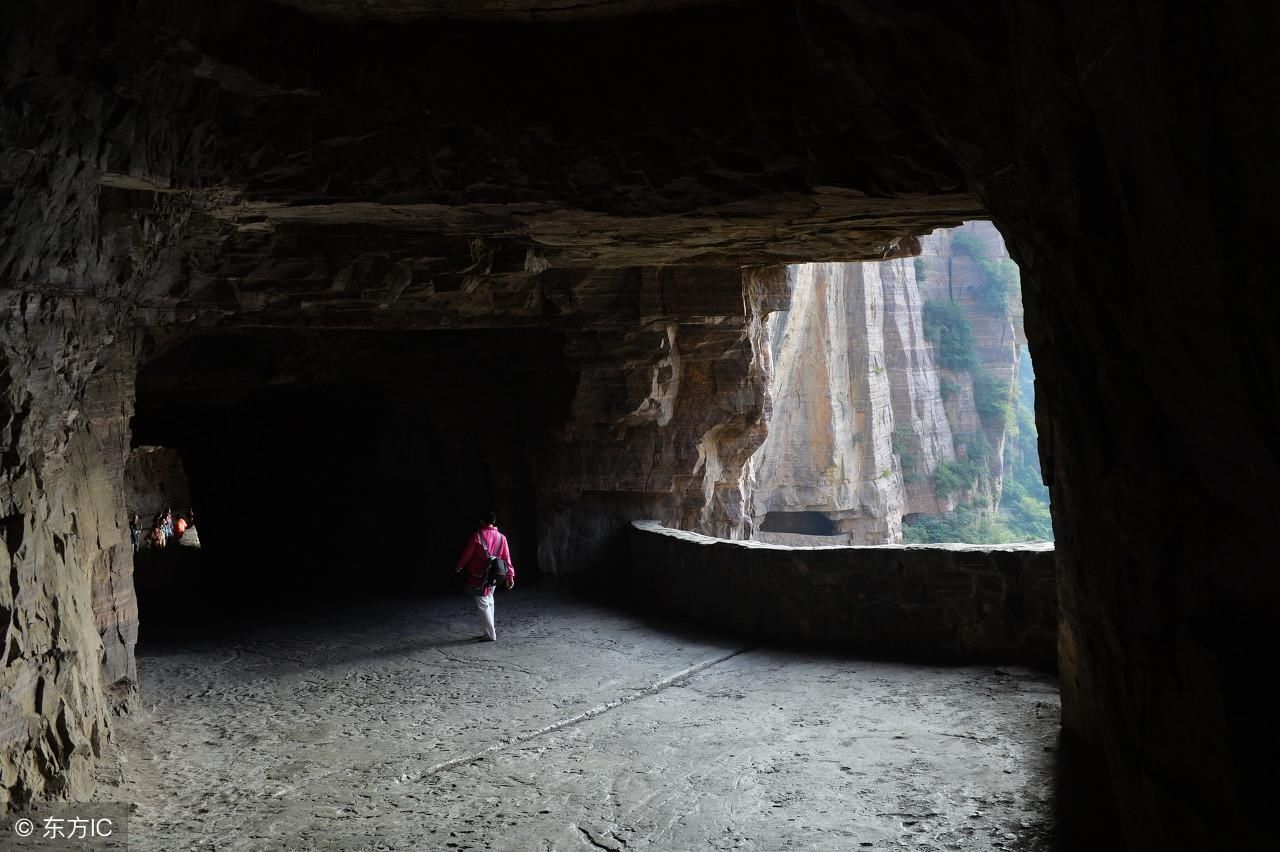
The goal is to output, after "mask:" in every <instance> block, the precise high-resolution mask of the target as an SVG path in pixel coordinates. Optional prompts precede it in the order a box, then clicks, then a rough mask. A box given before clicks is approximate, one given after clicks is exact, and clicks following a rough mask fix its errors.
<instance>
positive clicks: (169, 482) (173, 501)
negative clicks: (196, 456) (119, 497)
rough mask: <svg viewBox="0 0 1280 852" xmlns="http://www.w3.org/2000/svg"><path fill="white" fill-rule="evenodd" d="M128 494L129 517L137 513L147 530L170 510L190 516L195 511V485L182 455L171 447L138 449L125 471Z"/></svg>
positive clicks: (127, 511)
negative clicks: (193, 502)
mask: <svg viewBox="0 0 1280 852" xmlns="http://www.w3.org/2000/svg"><path fill="white" fill-rule="evenodd" d="M124 494H125V499H124V506H125V514H126V516H128V515H132V514H133V513H135V512H136V513H137V514H138V516H139V518H140V520H141V522H142V524H143V526H144V528H150V524H151V521H152V519H153V518H154V517H155V514H156V513H157V512H162V511H164V509H165V508H166V507H168V508H171V509H173V511H174V512H175V513H181V512H186V511H187V510H188V509H189V508H191V483H190V482H189V481H188V480H187V471H186V468H184V467H183V465H182V454H181V453H179V452H178V451H177V450H175V449H173V448H171V447H155V446H141V447H134V448H133V449H132V450H130V451H129V458H128V460H127V461H126V463H125V467H124Z"/></svg>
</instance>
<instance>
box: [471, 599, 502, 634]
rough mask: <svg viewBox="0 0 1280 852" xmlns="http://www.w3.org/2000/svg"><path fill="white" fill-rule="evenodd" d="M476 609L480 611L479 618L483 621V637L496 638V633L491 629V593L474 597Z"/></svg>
mask: <svg viewBox="0 0 1280 852" xmlns="http://www.w3.org/2000/svg"><path fill="white" fill-rule="evenodd" d="M475 601H476V609H478V610H480V618H481V620H482V621H484V635H485V636H488V637H489V638H490V639H497V638H498V631H496V630H494V629H493V592H490V593H489V594H487V595H476V596H475Z"/></svg>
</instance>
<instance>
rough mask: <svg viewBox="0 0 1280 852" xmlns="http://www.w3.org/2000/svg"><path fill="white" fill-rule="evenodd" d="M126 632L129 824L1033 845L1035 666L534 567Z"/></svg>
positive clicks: (134, 834) (1039, 768) (1043, 782)
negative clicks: (737, 614) (456, 585)
mask: <svg viewBox="0 0 1280 852" xmlns="http://www.w3.org/2000/svg"><path fill="white" fill-rule="evenodd" d="M497 613H498V630H499V641H498V642H496V643H490V642H478V641H475V640H473V639H472V638H471V637H473V636H476V635H478V633H479V629H478V622H477V621H476V619H475V617H474V615H473V611H472V610H471V609H470V603H469V601H467V600H466V599H461V598H452V599H430V600H416V601H404V602H398V603H383V604H359V605H352V606H348V607H345V608H343V609H338V608H327V609H317V610H316V611H313V612H312V613H310V614H309V615H308V616H307V617H306V618H302V619H299V618H286V617H279V618H276V619H274V621H275V623H274V624H273V625H272V626H258V627H246V626H243V625H241V626H225V627H221V628H219V629H218V630H216V631H213V632H210V631H207V630H206V631H204V632H201V631H192V632H191V633H190V634H189V635H187V636H186V637H184V638H181V639H179V638H176V637H172V636H171V637H168V638H164V639H158V638H156V637H148V635H147V629H146V621H145V613H144V622H143V642H142V644H140V645H139V648H138V651H139V661H138V662H139V670H140V674H141V679H142V701H141V705H142V706H141V709H140V711H139V712H138V713H137V714H135V715H134V716H133V717H131V718H128V719H124V720H121V722H120V724H119V725H118V737H117V739H118V740H119V743H120V745H121V749H120V754H119V763H118V765H117V766H115V767H114V768H113V770H112V772H114V773H118V774H116V775H115V777H116V778H117V779H118V786H112V785H106V786H104V787H103V788H102V791H101V793H100V798H102V799H104V800H113V801H126V802H131V803H133V815H132V817H131V822H130V827H129V832H130V835H131V837H130V840H131V848H133V849H139V850H173V849H199V850H205V849H218V850H240V849H245V850H267V849H271V850H276V849H316V850H344V852H348V850H375V849H404V850H466V849H471V850H486V849H488V850H519V852H532V851H533V850H600V849H608V850H624V849H625V850H628V852H636V850H695V849H720V850H728V849H739V850H760V851H761V852H766V851H767V852H772V850H784V849H817V850H890V849H912V850H944V849H947V850H953V849H959V850H978V849H982V850H989V849H993V848H994V849H1022V850H1042V849H1050V848H1053V847H1052V846H1051V844H1050V840H1049V838H1050V836H1051V834H1052V830H1053V824H1052V823H1053V821H1054V819H1055V817H1054V807H1053V802H1052V798H1053V793H1052V783H1053V773H1054V769H1053V763H1054V749H1055V748H1056V746H1057V742H1058V715H1059V701H1058V694H1057V684H1056V682H1055V681H1054V680H1053V679H1052V678H1051V677H1047V676H1044V675H1040V674H1035V673H1032V672H1028V671H1025V670H1020V669H1003V668H998V667H968V668H935V667H927V666H911V665H902V664H895V663H887V662H870V661H865V660H857V659H850V658H846V657H840V656H823V655H820V654H814V653H800V652H796V651H789V650H780V649H770V648H763V647H747V646H745V645H744V644H741V643H737V642H735V641H733V640H730V639H726V638H724V637H715V636H706V635H698V634H694V633H690V632H686V631H683V630H679V629H671V628H670V627H664V626H663V625H660V624H657V623H649V622H645V621H642V620H639V619H637V618H635V617H633V616H629V615H624V614H620V613H618V612H615V611H612V610H609V609H606V608H600V607H597V606H594V605H590V604H584V603H582V602H580V601H578V600H575V599H571V598H569V597H566V596H562V595H558V594H556V593H553V592H550V591H544V590H532V591H530V590H521V589H517V590H516V591H514V592H501V593H500V594H499V599H498V603H497Z"/></svg>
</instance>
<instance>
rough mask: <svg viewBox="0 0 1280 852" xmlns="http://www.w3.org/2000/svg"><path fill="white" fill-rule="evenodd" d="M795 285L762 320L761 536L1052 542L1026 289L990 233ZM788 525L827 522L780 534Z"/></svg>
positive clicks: (952, 231) (942, 241)
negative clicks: (765, 360)
mask: <svg viewBox="0 0 1280 852" xmlns="http://www.w3.org/2000/svg"><path fill="white" fill-rule="evenodd" d="M788 279H789V282H790V288H791V303H790V305H789V306H788V307H786V308H785V309H783V310H780V311H777V312H775V313H773V314H771V315H770V316H769V317H768V319H767V345H768V346H769V348H770V356H771V363H772V365H773V374H772V376H771V379H770V390H771V392H772V394H773V414H772V418H771V421H770V424H769V433H768V435H767V437H766V438H765V440H764V442H763V444H762V445H761V446H760V448H759V449H758V450H757V452H756V454H755V456H754V457H753V459H752V470H753V482H754V486H755V490H754V495H753V507H754V512H755V517H756V518H757V526H756V533H755V537H756V538H758V539H760V540H764V541H767V542H771V543H775V544H789V543H790V544H795V543H807V544H813V543H818V544H835V545H838V544H854V545H858V544H872V545H874V544H940V543H966V544H1008V543H1016V542H1044V541H1053V538H1054V535H1053V524H1052V516H1051V510H1050V505H1049V493H1048V489H1047V487H1046V486H1045V484H1044V482H1043V480H1042V477H1041V471H1040V455H1039V445H1038V441H1039V436H1038V434H1037V431H1036V419H1035V413H1034V408H1035V402H1034V400H1035V379H1034V373H1033V367H1032V363H1031V355H1030V351H1029V347H1028V341H1027V338H1026V334H1025V332H1024V329H1023V305H1022V290H1021V278H1020V275H1019V271H1018V266H1017V263H1016V262H1015V261H1014V259H1013V258H1012V257H1011V256H1010V254H1009V252H1008V250H1007V248H1006V247H1005V243H1004V239H1003V237H1002V235H1001V234H1000V232H999V230H998V229H997V228H996V226H995V224H994V223H992V222H989V221H971V222H966V223H965V224H964V225H962V226H960V227H957V228H949V229H942V230H938V231H935V232H934V233H932V234H930V235H929V236H927V237H924V238H922V239H921V241H920V251H919V253H918V254H917V255H915V256H914V257H905V258H894V259H888V260H882V261H872V262H861V263H820V264H801V265H797V266H792V267H790V268H789V270H788ZM792 515H794V516H796V517H797V518H801V517H806V516H812V515H816V516H819V517H823V518H826V519H830V520H831V524H830V525H829V526H826V525H823V524H812V523H811V524H808V526H807V527H806V528H805V529H800V528H796V527H794V526H788V527H785V528H784V527H783V526H780V524H782V523H784V522H783V521H782V520H781V518H782V517H783V516H792ZM783 534H787V535H790V536H792V537H793V538H787V537H786V536H785V535H783ZM799 534H805V535H808V536H811V537H817V538H814V539H812V540H809V541H806V542H800V541H799V540H798V539H795V538H794V536H796V535H799Z"/></svg>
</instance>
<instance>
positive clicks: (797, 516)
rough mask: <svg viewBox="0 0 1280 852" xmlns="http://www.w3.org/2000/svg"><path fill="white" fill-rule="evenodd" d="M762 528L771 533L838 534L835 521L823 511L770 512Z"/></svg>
mask: <svg viewBox="0 0 1280 852" xmlns="http://www.w3.org/2000/svg"><path fill="white" fill-rule="evenodd" d="M760 529H761V530H762V531H764V532H770V533H795V534H796V535H814V536H831V535H837V534H838V530H837V529H836V525H835V523H834V522H833V521H832V520H831V519H830V518H828V517H827V516H826V515H824V514H822V513H821V512H770V513H769V514H767V515H765V518H764V523H762V524H761V525H760Z"/></svg>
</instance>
